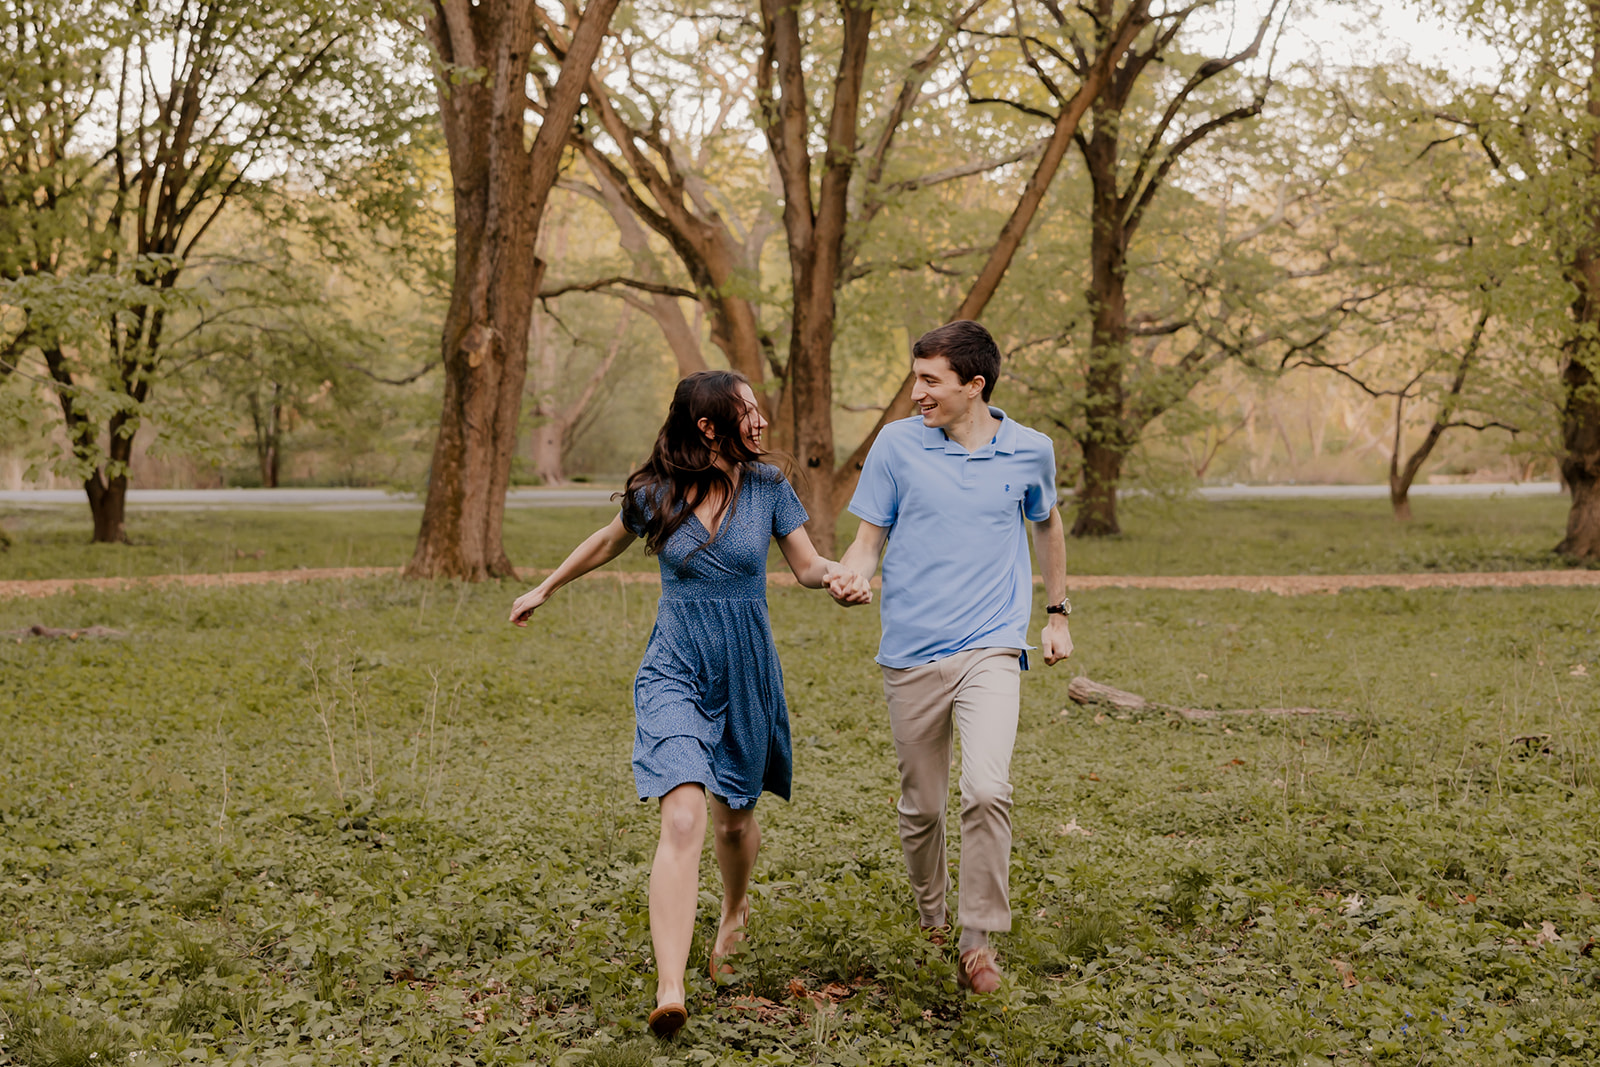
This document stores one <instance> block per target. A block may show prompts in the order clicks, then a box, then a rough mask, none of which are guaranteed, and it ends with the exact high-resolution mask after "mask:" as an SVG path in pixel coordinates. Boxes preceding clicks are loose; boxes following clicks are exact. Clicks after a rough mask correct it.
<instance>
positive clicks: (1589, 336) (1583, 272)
mask: <svg viewBox="0 0 1600 1067" xmlns="http://www.w3.org/2000/svg"><path fill="white" fill-rule="evenodd" d="M1586 6H1587V8H1588V14H1589V25H1588V26H1587V27H1586V29H1587V31H1588V41H1589V48H1590V56H1589V61H1590V62H1589V117H1590V119H1591V121H1593V120H1600V0H1589V3H1588V4H1587V5H1586ZM1587 163H1588V168H1587V169H1588V171H1589V177H1590V178H1591V179H1592V178H1593V177H1594V176H1595V175H1597V174H1600V130H1597V131H1596V132H1594V133H1592V134H1591V135H1590V141H1589V158H1588V160H1587ZM1589 196H1590V197H1591V200H1590V202H1589V203H1588V204H1587V205H1586V208H1587V211H1586V212H1585V214H1586V215H1587V216H1588V218H1587V227H1586V229H1587V231H1588V232H1587V233H1585V234H1584V235H1583V237H1582V239H1581V240H1582V244H1581V245H1580V246H1579V248H1578V250H1577V252H1576V253H1575V254H1574V256H1573V260H1572V265H1571V267H1570V268H1569V270H1568V271H1567V275H1568V278H1569V279H1570V280H1571V281H1572V283H1573V287H1574V288H1575V289H1576V290H1577V297H1576V298H1575V299H1574V300H1573V302H1572V318H1573V336H1572V339H1571V340H1570V341H1569V342H1568V344H1567V361H1566V366H1564V367H1563V368H1562V370H1561V386H1562V393H1563V396H1562V405H1561V443H1562V445H1563V446H1564V447H1565V448H1566V455H1564V456H1562V457H1561V477H1562V480H1563V481H1565V482H1566V483H1567V485H1568V487H1569V488H1571V490H1572V507H1571V509H1570V510H1569V511H1568V512H1567V536H1566V537H1564V538H1562V539H1561V543H1560V544H1558V545H1557V546H1556V551H1557V552H1559V553H1561V554H1562V555H1564V556H1570V557H1571V558H1573V559H1580V560H1592V559H1600V380H1597V377H1596V373H1597V371H1600V341H1597V340H1596V330H1597V329H1600V203H1597V202H1595V200H1594V199H1593V198H1594V196H1595V194H1594V193H1593V192H1590V193H1589Z"/></svg>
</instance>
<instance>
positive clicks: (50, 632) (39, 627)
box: [5, 623, 128, 641]
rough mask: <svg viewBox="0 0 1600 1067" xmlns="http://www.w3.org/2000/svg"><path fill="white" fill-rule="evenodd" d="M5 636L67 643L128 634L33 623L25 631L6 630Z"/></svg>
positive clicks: (99, 628)
mask: <svg viewBox="0 0 1600 1067" xmlns="http://www.w3.org/2000/svg"><path fill="white" fill-rule="evenodd" d="M5 636H7V637H15V638H16V639H17V640H19V641H20V640H21V639H22V638H24V637H51V638H55V637H65V638H66V639H67V640H68V641H76V640H77V639H78V638H80V637H127V636H128V634H127V631H125V630H113V629H112V628H111V627H109V626H83V627H79V628H78V629H75V630H63V629H59V628H58V627H55V626H45V625H43V624H40V623H35V624H34V625H32V626H30V627H28V628H27V629H26V630H7V631H5Z"/></svg>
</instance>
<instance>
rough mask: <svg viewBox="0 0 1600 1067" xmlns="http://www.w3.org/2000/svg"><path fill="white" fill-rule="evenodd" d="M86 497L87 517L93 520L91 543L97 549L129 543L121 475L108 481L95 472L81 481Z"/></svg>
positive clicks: (124, 485)
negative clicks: (98, 546)
mask: <svg viewBox="0 0 1600 1067" xmlns="http://www.w3.org/2000/svg"><path fill="white" fill-rule="evenodd" d="M83 488H84V491H85V492H86V493H87V494H88V496H89V514H90V515H91V516H93V518H94V543H95V544H97V545H123V544H127V543H128V527H127V517H128V476H127V475H126V474H120V475H118V476H117V477H115V478H111V479H109V480H106V479H102V477H101V472H100V471H95V472H94V473H93V474H91V475H89V477H87V478H85V479H84V481H83Z"/></svg>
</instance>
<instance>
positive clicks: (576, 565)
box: [511, 515, 635, 626]
mask: <svg viewBox="0 0 1600 1067" xmlns="http://www.w3.org/2000/svg"><path fill="white" fill-rule="evenodd" d="M634 540H635V538H634V535H633V534H632V533H631V532H629V530H628V528H627V527H626V526H624V525H622V516H621V515H618V516H617V517H616V518H614V519H612V520H611V522H610V524H609V525H607V526H604V527H602V528H600V529H598V530H596V531H595V532H594V533H592V534H590V535H589V536H588V537H587V538H585V539H584V542H583V544H581V545H579V546H578V547H577V548H575V549H573V550H572V554H571V555H569V556H568V557H567V558H566V559H565V560H563V561H562V563H561V566H559V567H557V568H556V569H555V570H554V571H552V572H551V574H550V577H548V578H546V579H545V580H544V581H542V582H540V583H539V584H538V585H537V586H535V587H534V588H532V589H530V590H528V591H527V592H526V593H523V594H522V595H521V596H519V597H517V600H516V603H514V604H512V605H511V621H512V622H514V623H516V624H517V625H518V626H526V625H528V617H529V616H530V615H532V614H533V612H534V610H535V609H536V608H538V607H539V606H540V605H541V604H543V603H544V602H545V601H546V600H549V599H550V594H552V593H554V592H555V591H556V590H557V589H560V588H561V587H562V586H564V585H566V584H567V583H568V582H570V581H572V580H573V579H574V578H581V577H583V576H584V575H585V574H588V573H589V572H590V571H592V570H594V569H595V568H596V567H604V566H605V565H606V564H607V563H610V562H611V561H612V560H614V559H616V558H617V557H618V556H620V555H622V553H623V552H625V551H627V548H628V546H629V545H631V544H633V542H634Z"/></svg>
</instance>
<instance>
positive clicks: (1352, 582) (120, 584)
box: [0, 567, 1600, 600]
mask: <svg viewBox="0 0 1600 1067" xmlns="http://www.w3.org/2000/svg"><path fill="white" fill-rule="evenodd" d="M399 573H400V568H398V567H328V568H322V569H302V570H293V571H236V572H234V573H232V574H158V575H152V576H150V577H145V578H38V579H31V580H26V581H12V582H0V600H10V599H16V598H19V597H46V596H58V595H60V594H63V593H73V592H76V591H77V590H79V589H90V590H106V591H119V590H128V589H139V588H147V589H160V588H165V587H170V586H178V587H190V588H210V587H217V586H240V585H285V584H290V583H296V582H315V581H349V580H351V579H358V578H384V577H392V576H396V575H398V574H399ZM549 573H550V572H549V571H548V570H524V571H521V572H519V576H520V577H521V578H522V580H523V581H526V582H533V581H536V580H538V579H540V578H543V577H544V576H545V575H547V574H549ZM583 580H584V581H619V582H623V583H625V584H629V585H633V584H639V585H658V584H660V582H661V576H660V574H659V573H657V572H656V571H609V570H608V571H599V572H597V573H594V574H591V575H588V576H587V577H586V578H585V579H583ZM767 581H768V582H770V583H771V584H772V585H777V586H793V585H794V584H795V580H794V575H792V574H788V573H783V572H779V573H773V574H769V575H767ZM1034 581H1035V582H1038V581H1040V579H1039V577H1038V576H1037V575H1035V576H1034ZM872 584H873V585H874V586H877V585H878V584H879V581H878V579H876V578H875V579H873V582H872ZM1530 586H1542V587H1557V586H1560V587H1567V588H1570V587H1574V586H1583V587H1593V588H1600V571H1590V570H1568V571H1466V572H1461V573H1456V574H1437V573H1430V574H1278V575H1270V574H1179V575H1147V574H1133V575H1116V574H1111V575H1107V574H1081V575H1072V576H1069V577H1068V579H1067V587H1068V588H1069V589H1070V590H1072V591H1074V592H1076V591H1078V590H1082V589H1176V590H1182V591H1192V592H1205V591H1215V590H1228V589H1234V590H1240V591H1243V592H1246V593H1276V594H1278V595H1279V596H1303V595H1305V594H1308V593H1338V592H1340V591H1341V590H1345V589H1489V588H1497V589H1509V588H1527V587H1530Z"/></svg>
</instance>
